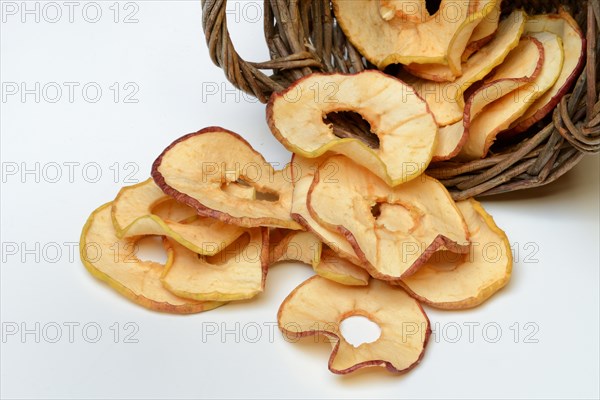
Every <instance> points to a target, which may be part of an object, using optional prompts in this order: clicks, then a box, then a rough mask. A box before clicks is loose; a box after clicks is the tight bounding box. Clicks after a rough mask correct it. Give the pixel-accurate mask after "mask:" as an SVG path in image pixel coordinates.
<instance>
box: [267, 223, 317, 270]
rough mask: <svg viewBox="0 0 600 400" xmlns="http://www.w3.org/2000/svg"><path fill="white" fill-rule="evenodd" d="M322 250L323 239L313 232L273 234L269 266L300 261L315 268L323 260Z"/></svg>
mask: <svg viewBox="0 0 600 400" xmlns="http://www.w3.org/2000/svg"><path fill="white" fill-rule="evenodd" d="M277 236H279V237H277ZM274 237H276V239H275V240H274ZM322 248H323V243H322V242H321V239H319V238H318V237H317V236H316V235H315V234H314V233H312V232H302V231H290V232H287V233H279V232H276V233H275V234H273V233H272V234H271V246H270V249H269V253H270V255H269V264H274V263H276V262H279V261H300V262H303V263H305V264H308V265H310V266H312V267H313V268H315V267H316V266H317V264H318V263H319V260H320V259H321V250H322Z"/></svg>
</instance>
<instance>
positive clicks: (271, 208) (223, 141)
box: [152, 127, 301, 229]
mask: <svg viewBox="0 0 600 400" xmlns="http://www.w3.org/2000/svg"><path fill="white" fill-rule="evenodd" d="M152 177H153V178H154V181H155V182H156V184H157V185H158V186H159V187H160V188H161V189H162V190H163V192H165V193H166V194H167V195H169V196H172V197H174V198H175V199H177V200H178V201H180V202H182V203H184V204H187V205H189V206H190V207H193V208H194V209H195V210H196V212H197V213H198V214H199V215H202V216H206V217H212V218H215V219H218V220H220V221H223V222H225V223H228V224H234V225H238V226H242V227H257V226H271V227H280V228H287V229H300V228H301V227H300V225H298V224H297V223H296V222H295V221H294V220H292V219H291V217H290V208H291V203H292V190H291V189H292V182H291V179H290V178H289V177H288V176H287V171H285V170H282V171H275V170H274V169H273V167H272V166H271V164H269V163H267V162H266V161H265V159H264V158H263V157H262V155H261V154H260V153H258V152H256V151H255V150H254V149H253V148H252V147H251V146H250V145H249V144H248V142H246V141H245V140H244V139H242V138H241V137H240V136H239V135H237V134H235V133H233V132H231V131H228V130H226V129H223V128H219V127H210V128H205V129H202V130H201V131H198V132H196V133H191V134H189V135H186V136H183V137H182V138H180V139H178V140H176V141H175V142H173V143H172V144H171V145H170V146H169V147H167V149H165V151H163V153H162V154H161V155H160V156H159V157H158V158H157V159H156V161H155V162H154V165H153V167H152ZM229 186H234V187H236V186H237V187H238V188H236V189H233V190H232V189H227V188H228V187H229ZM248 186H250V187H252V188H253V189H254V192H255V196H254V198H253V199H248V198H247V194H245V191H244V190H243V187H248ZM240 187H241V188H240ZM239 192H241V193H242V194H243V195H236V193H239Z"/></svg>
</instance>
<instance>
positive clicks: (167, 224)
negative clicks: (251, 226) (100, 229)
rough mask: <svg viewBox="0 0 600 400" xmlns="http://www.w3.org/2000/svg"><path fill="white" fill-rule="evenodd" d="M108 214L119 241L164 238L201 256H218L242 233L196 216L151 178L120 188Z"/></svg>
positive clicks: (230, 226)
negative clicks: (136, 237) (135, 237)
mask: <svg viewBox="0 0 600 400" xmlns="http://www.w3.org/2000/svg"><path fill="white" fill-rule="evenodd" d="M246 195H250V193H249V192H246ZM157 208H158V209H157ZM111 214H112V220H113V223H114V225H115V229H116V231H117V236H119V237H120V238H124V237H134V236H141V235H165V236H168V237H170V238H172V239H174V240H175V241H177V242H178V243H179V244H181V245H183V246H185V247H187V248H188V249H190V250H191V251H194V252H196V253H200V254H205V255H214V254H216V253H218V252H219V251H221V250H222V249H224V248H225V247H227V246H229V245H230V244H231V243H233V241H235V240H236V239H237V238H238V237H240V236H241V235H242V234H243V233H244V229H243V228H240V227H238V226H236V225H231V224H226V223H224V222H221V221H219V220H216V219H214V218H210V217H198V215H197V214H196V211H195V210H194V209H193V208H191V207H189V206H187V205H185V204H182V203H178V202H177V201H175V200H174V199H172V198H170V197H168V196H166V195H165V194H164V193H163V191H162V190H161V189H160V188H159V187H158V186H156V184H155V183H154V181H153V180H152V179H148V180H146V181H144V182H141V183H138V184H136V185H133V186H126V187H124V188H122V189H121V190H120V191H119V194H118V195H117V197H116V199H115V200H114V201H113V203H112V210H111ZM161 214H162V215H161Z"/></svg>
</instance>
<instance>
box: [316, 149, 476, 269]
mask: <svg viewBox="0 0 600 400" xmlns="http://www.w3.org/2000/svg"><path fill="white" fill-rule="evenodd" d="M332 166H333V168H335V170H336V171H337V173H336V174H335V179H332V180H328V179H327V176H326V175H325V174H324V172H325V171H327V170H328V168H329V169H331V168H332ZM307 206H308V209H309V211H310V213H311V215H312V216H313V218H314V219H315V220H317V221H318V222H319V223H321V224H322V225H323V226H325V227H327V228H328V229H335V230H337V231H338V232H339V233H341V234H343V235H344V236H345V237H346V239H347V240H348V241H349V242H350V244H351V245H352V247H353V248H354V251H355V252H356V254H357V256H358V258H359V260H361V261H362V263H361V265H364V267H365V268H367V270H368V271H369V273H370V274H371V276H373V277H375V278H378V279H383V280H398V279H400V278H402V277H405V276H408V275H410V274H411V273H414V272H415V271H416V270H417V269H418V268H419V267H420V266H421V265H422V264H423V263H425V262H426V261H427V259H429V257H430V256H431V254H432V253H434V252H435V251H437V250H439V249H448V250H452V251H455V252H458V253H465V252H467V251H468V249H469V240H468V233H467V228H466V225H465V221H464V220H463V217H462V215H461V214H460V212H459V211H458V209H457V208H456V205H455V204H454V201H453V200H452V198H451V197H450V194H449V193H448V191H447V190H446V188H445V187H444V186H443V185H442V184H441V183H439V182H438V181H436V180H435V179H433V178H430V177H428V176H426V175H422V176H421V177H420V178H419V179H415V180H413V181H410V182H408V183H405V184H403V185H400V186H398V187H395V188H390V187H389V186H387V185H386V184H385V182H383V181H382V180H380V179H378V178H377V177H376V176H375V175H373V174H370V173H369V172H368V171H367V170H366V169H364V168H362V167H360V166H358V165H356V164H354V163H353V162H352V161H351V160H349V159H348V158H345V157H343V156H334V157H331V158H329V159H328V160H327V161H326V162H324V163H323V164H321V165H320V166H319V168H318V170H317V172H316V174H315V178H314V180H313V183H312V186H311V188H310V191H309V195H308V200H307Z"/></svg>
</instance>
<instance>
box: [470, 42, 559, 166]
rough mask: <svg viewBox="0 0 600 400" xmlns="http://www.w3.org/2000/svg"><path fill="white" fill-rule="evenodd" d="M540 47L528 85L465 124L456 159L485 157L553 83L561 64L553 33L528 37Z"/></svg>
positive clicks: (490, 106) (487, 107)
mask: <svg viewBox="0 0 600 400" xmlns="http://www.w3.org/2000/svg"><path fill="white" fill-rule="evenodd" d="M531 36H532V37H534V38H535V39H537V40H538V41H539V42H541V43H542V45H543V47H544V63H543V65H542V70H541V72H540V73H539V75H538V76H537V78H535V79H534V80H533V81H532V82H530V83H528V84H526V85H525V86H522V87H520V88H518V89H516V90H514V91H513V92H512V93H509V94H507V95H505V96H504V97H502V98H500V99H498V100H496V101H494V102H492V103H491V104H489V105H487V106H486V107H485V109H484V110H483V111H482V112H480V113H479V115H478V116H477V117H475V118H471V119H470V120H468V121H466V122H465V129H466V130H467V131H468V139H467V141H466V143H465V144H464V146H463V147H462V149H461V151H460V153H459V155H458V158H459V159H461V160H473V159H478V158H483V157H485V156H486V155H487V153H488V151H489V149H490V147H491V146H492V144H493V143H494V141H495V140H496V137H497V136H498V134H499V133H500V132H502V131H503V130H506V129H508V127H509V126H510V125H511V124H512V123H513V122H514V121H516V120H517V119H518V118H519V117H520V116H521V115H523V114H524V113H525V111H527V109H528V108H529V107H530V106H531V104H532V103H533V102H535V101H536V100H537V99H538V98H539V97H540V96H542V95H543V94H544V93H545V92H547V91H548V90H549V89H550V88H551V87H552V86H553V85H554V83H555V82H556V81H557V79H558V77H559V75H560V72H561V70H562V64H563V58H564V57H563V53H564V52H563V48H562V47H563V46H562V41H561V39H560V38H559V37H558V36H556V35H555V34H553V33H548V32H540V33H533V34H531Z"/></svg>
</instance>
